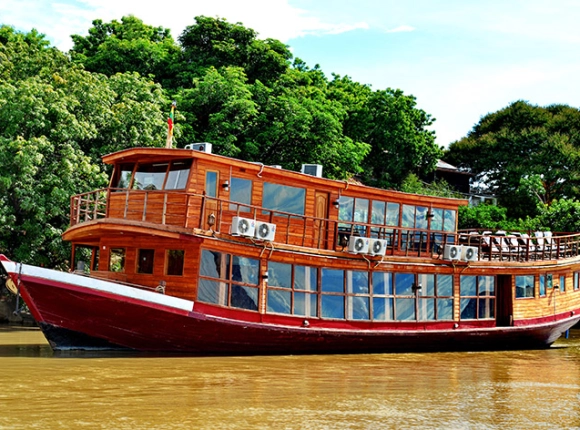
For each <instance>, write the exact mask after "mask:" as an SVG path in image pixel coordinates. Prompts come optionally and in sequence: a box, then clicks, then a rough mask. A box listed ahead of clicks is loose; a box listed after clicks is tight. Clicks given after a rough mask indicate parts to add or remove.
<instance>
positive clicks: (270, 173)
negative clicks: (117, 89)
mask: <svg viewBox="0 0 580 430" xmlns="http://www.w3.org/2000/svg"><path fill="white" fill-rule="evenodd" d="M192 158H197V159H201V160H206V161H208V162H212V163H216V164H223V165H225V166H228V167H238V168H242V169H245V170H246V171H247V172H249V173H254V174H256V175H257V176H258V177H263V178H264V179H269V178H275V177H278V178H282V179H284V180H286V181H287V180H288V179H294V180H296V181H297V182H302V183H304V184H305V185H308V186H310V187H316V188H320V189H327V190H330V189H335V190H342V191H346V190H347V189H351V190H352V191H354V192H355V193H357V194H364V195H368V197H369V198H370V197H372V196H373V195H375V196H377V195H382V196H385V193H386V194H388V195H390V196H391V198H394V199H397V200H407V199H409V200H417V199H421V200H428V202H429V203H436V204H439V205H443V206H447V207H456V206H461V205H467V204H468V200H466V199H456V198H449V197H436V196H425V195H419V194H411V193H405V192H402V191H395V190H388V189H383V188H376V187H371V186H367V185H363V184H360V183H357V182H355V181H340V180H336V179H328V178H322V177H317V176H312V175H307V174H304V173H301V172H295V171H292V170H286V169H281V168H279V167H276V166H268V165H264V164H263V163H257V162H251V161H244V160H239V159H237V158H231V157H226V156H223V155H218V154H213V153H207V152H203V151H199V150H196V149H180V148H151V147H134V148H128V149H124V150H121V151H117V152H114V153H111V154H107V155H105V156H103V158H102V159H103V162H105V163H107V164H118V163H137V162H139V163H152V162H168V161H176V160H187V159H192ZM296 185H298V184H296Z"/></svg>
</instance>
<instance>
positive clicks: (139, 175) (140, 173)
mask: <svg viewBox="0 0 580 430" xmlns="http://www.w3.org/2000/svg"><path fill="white" fill-rule="evenodd" d="M168 167H169V163H155V164H140V165H139V166H137V171H136V172H135V178H134V179H133V189H135V190H161V189H163V182H164V181H165V175H166V173H167V168H168Z"/></svg>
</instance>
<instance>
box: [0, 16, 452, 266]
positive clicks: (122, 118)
mask: <svg viewBox="0 0 580 430" xmlns="http://www.w3.org/2000/svg"><path fill="white" fill-rule="evenodd" d="M72 39H73V43H74V45H73V48H72V49H71V51H70V52H69V53H63V52H61V51H59V50H58V49H56V48H54V47H51V46H50V44H49V43H48V41H47V40H46V39H45V37H44V36H43V35H42V34H39V33H38V32H36V31H35V30H31V31H30V32H28V33H25V32H18V31H16V30H14V29H13V28H11V27H9V26H6V25H3V26H0V157H1V158H0V222H1V224H0V225H1V227H0V252H4V253H7V254H9V255H10V256H13V257H14V258H17V259H18V260H21V261H24V262H28V263H33V264H45V265H49V266H59V265H64V264H65V262H66V260H67V258H68V254H69V252H68V249H67V248H66V246H65V245H64V244H63V243H62V242H61V240H60V235H61V233H62V232H63V230H64V229H65V228H66V227H67V225H68V213H69V202H70V200H69V199H70V196H71V195H72V194H76V193H80V192H85V191H89V190H91V189H95V188H99V187H102V186H105V185H106V174H105V173H106V171H105V170H106V169H105V167H104V166H103V165H102V164H101V161H100V157H101V156H102V155H104V154H106V153H109V152H113V151H117V150H120V149H124V148H127V147H130V146H164V144H165V135H166V130H167V125H166V119H167V115H168V113H169V108H170V104H171V101H172V100H175V101H177V112H176V126H175V129H174V136H175V142H176V145H177V146H178V147H183V146H185V145H186V144H188V143H193V142H196V141H197V142H199V141H208V142H212V143H213V147H214V151H215V152H217V153H218V154H223V155H229V156H233V157H237V158H241V159H245V160H248V161H257V162H263V163H265V164H279V165H282V166H284V167H285V168H288V169H293V170H298V169H299V168H300V165H301V164H302V163H319V164H323V165H324V172H325V176H327V177H330V178H337V179H347V178H349V177H351V176H353V175H358V177H359V179H362V180H363V181H365V182H367V183H369V184H374V185H379V186H384V187H393V188H401V187H402V186H403V183H404V181H405V179H406V177H407V175H408V174H409V173H415V174H423V173H427V172H428V171H429V170H430V169H433V167H434V165H435V161H436V159H437V158H438V157H439V156H440V154H441V151H440V149H439V148H438V147H437V146H436V145H435V143H434V134H433V132H431V131H428V130H427V127H428V126H429V125H430V124H431V123H432V121H433V119H432V118H431V116H430V115H429V114H427V113H426V112H424V111H423V110H421V109H418V108H417V105H416V100H415V98H414V97H413V96H411V95H406V94H404V93H403V92H402V91H401V90H397V89H390V88H389V89H385V90H372V89H371V88H370V86H368V85H364V84H360V83H357V82H355V81H353V80H352V79H350V78H349V77H346V76H344V77H341V76H336V75H333V76H332V78H331V79H328V78H327V77H326V75H325V74H324V73H323V72H322V70H321V69H320V68H319V67H318V66H314V67H312V68H311V67H309V66H308V65H306V64H305V63H304V62H303V61H302V60H300V59H299V58H293V56H292V53H291V51H290V48H289V47H288V46H286V45H285V44H283V43H282V42H280V41H278V40H274V39H265V40H262V39H259V38H258V34H257V33H256V32H255V31H254V30H252V29H249V28H246V27H244V26H243V25H242V24H241V23H230V22H228V21H227V20H224V19H219V18H208V17H203V16H200V17H196V18H195V22H194V23H193V24H192V25H190V26H188V27H186V28H185V30H184V31H183V33H182V34H181V35H179V37H178V38H177V41H176V40H174V39H173V37H172V35H171V33H170V31H169V30H168V29H165V28H163V27H154V26H150V25H147V24H145V23H144V22H143V21H141V20H140V19H139V18H137V17H134V16H125V17H123V18H121V19H120V20H113V21H111V22H103V21H102V20H95V21H94V22H93V25H92V27H91V28H89V29H88V34H87V35H85V36H81V35H74V36H72Z"/></svg>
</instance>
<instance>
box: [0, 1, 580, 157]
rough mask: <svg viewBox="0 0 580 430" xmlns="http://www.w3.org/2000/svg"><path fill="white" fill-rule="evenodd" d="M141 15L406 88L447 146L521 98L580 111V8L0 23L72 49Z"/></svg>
mask: <svg viewBox="0 0 580 430" xmlns="http://www.w3.org/2000/svg"><path fill="white" fill-rule="evenodd" d="M125 15H134V16H136V17H138V18H140V19H141V20H143V21H144V23H145V24H148V25H153V26H162V27H165V28H169V29H170V30H171V34H172V35H173V37H174V39H177V37H178V36H179V35H180V34H181V32H182V31H183V29H184V28H185V27H186V26H188V25H193V24H195V19H194V18H195V17H196V16H200V15H205V16H210V17H219V18H225V19H226V20H228V21H229V22H232V23H236V22H240V23H242V24H243V25H244V26H245V27H248V28H252V29H254V30H255V31H257V32H258V37H259V38H260V39H266V38H275V39H278V40H281V41H282V42H284V43H285V44H287V45H288V46H289V47H290V49H291V51H292V53H293V55H294V56H295V57H297V58H300V59H302V60H303V61H305V62H306V64H307V65H308V66H309V67H314V66H315V65H317V64H318V65H319V66H320V68H321V69H322V71H323V72H324V73H325V75H326V76H327V78H329V79H331V78H332V74H338V75H340V76H345V75H346V76H349V77H350V78H351V79H353V80H354V81H357V82H360V83H362V84H368V85H370V86H371V88H372V89H374V90H382V89H386V88H396V89H400V90H402V91H403V92H404V94H406V95H412V96H414V97H415V98H416V103H417V107H418V108H420V109H423V110H424V111H425V112H427V113H428V114H430V115H431V116H432V117H433V118H435V122H434V124H433V126H432V127H431V129H433V130H434V131H435V132H436V135H437V140H436V142H437V144H438V145H440V146H443V147H446V146H448V144H449V143H451V142H453V141H456V140H459V139H461V138H462V137H464V136H466V135H467V133H468V132H469V131H470V130H471V129H472V128H473V126H474V125H475V124H477V123H478V122H479V120H480V119H481V117H483V116H485V115H486V114H488V113H492V112H496V111H498V110H500V109H502V108H504V107H506V106H508V105H509V104H510V103H512V102H514V101H517V100H525V101H527V102H529V103H531V104H534V105H538V106H548V105H551V104H567V105H569V106H573V107H576V108H578V107H580V80H579V77H580V55H579V54H580V25H579V24H578V22H580V1H579V0H405V1H402V0H356V1H352V0H350V1H348V0H243V1H242V0H209V1H208V0H204V1H201V0H171V1H168V2H159V1H155V2H147V1H143V0H58V1H48V0H2V2H0V24H6V25H10V26H12V27H14V28H15V29H16V30H19V31H24V32H28V31H30V30H31V29H33V28H35V29H36V30H38V31H39V32H41V33H43V34H45V35H46V38H47V39H48V40H49V41H50V42H51V43H52V44H53V45H54V46H56V47H58V48H59V49H61V50H62V51H65V52H67V51H68V50H69V49H70V48H71V47H72V40H71V38H70V35H72V34H79V35H86V34H88V30H89V28H90V27H91V26H92V21H93V20H95V19H101V20H103V21H104V22H110V21H112V20H114V19H115V20H120V19H121V18H122V17H123V16H125Z"/></svg>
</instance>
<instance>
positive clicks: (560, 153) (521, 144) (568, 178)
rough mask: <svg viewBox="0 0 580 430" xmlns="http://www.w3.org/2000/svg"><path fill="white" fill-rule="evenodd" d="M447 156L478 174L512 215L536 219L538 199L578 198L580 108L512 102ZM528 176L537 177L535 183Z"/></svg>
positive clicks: (549, 202) (448, 159)
mask: <svg viewBox="0 0 580 430" xmlns="http://www.w3.org/2000/svg"><path fill="white" fill-rule="evenodd" d="M445 159H446V160H447V161H449V162H450V163H452V164H455V165H456V166H458V167H462V168H465V169H467V170H469V171H471V172H472V173H474V174H476V181H480V182H483V183H484V184H485V186H486V188H487V190H488V191H489V192H491V193H492V194H494V195H496V196H497V197H498V198H499V202H500V204H501V205H504V206H506V207H507V208H508V214H509V216H510V217H513V218H517V217H526V216H531V217H533V216H535V215H536V214H538V206H537V202H538V199H539V200H541V201H542V202H546V203H547V204H551V202H552V201H554V200H555V199H561V198H576V197H577V196H578V191H579V189H578V187H579V185H580V110H579V109H575V108H571V107H569V106H563V105H554V106H548V107H538V106H534V105H531V104H529V103H527V102H523V101H518V102H515V103H512V104H511V105H510V106H508V107H506V108H505V109H502V110H500V111H498V112H495V113H491V114H488V115H486V116H485V117H483V118H482V119H481V121H480V122H479V124H477V125H476V126H475V127H474V128H473V130H472V131H471V132H470V133H469V134H468V136H467V137H465V138H463V139H461V140H459V141H457V142H454V143H453V144H451V145H450V147H449V150H448V152H447V153H446V155H445ZM522 178H524V183H521V180H522ZM526 178H534V179H533V181H535V185H534V184H532V183H530V182H529V180H526ZM537 179H540V181H541V189H540V188H539V187H538V186H537V185H538V184H537ZM526 182H527V183H526ZM521 185H523V187H522V186H521ZM530 185H532V187H530Z"/></svg>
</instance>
